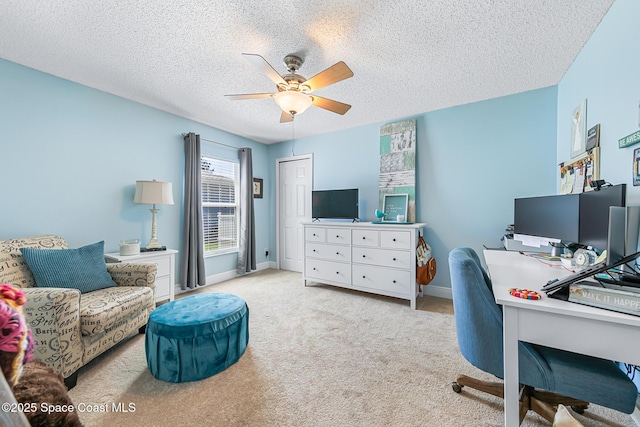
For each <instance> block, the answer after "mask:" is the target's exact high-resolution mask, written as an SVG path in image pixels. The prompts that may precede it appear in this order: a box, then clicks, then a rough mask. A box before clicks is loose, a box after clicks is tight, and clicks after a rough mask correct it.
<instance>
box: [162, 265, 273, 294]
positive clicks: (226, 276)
mask: <svg viewBox="0 0 640 427" xmlns="http://www.w3.org/2000/svg"><path fill="white" fill-rule="evenodd" d="M269 268H276V263H275V262H272V261H267V262H262V263H259V264H256V271H260V270H267V269H269ZM249 274H251V273H249ZM236 277H240V275H239V274H238V272H237V271H235V270H232V271H225V272H223V273H218V274H214V275H211V276H207V281H206V285H204V286H199V287H197V288H196V289H202V288H204V287H205V286H209V285H215V284H216V283H220V282H224V281H225V280H231V279H235V278H236ZM196 289H185V290H182V289H180V284H178V283H176V289H175V292H176V295H180V294H185V293H189V292H191V291H195V290H196Z"/></svg>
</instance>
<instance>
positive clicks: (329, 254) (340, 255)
mask: <svg viewBox="0 0 640 427" xmlns="http://www.w3.org/2000/svg"><path fill="white" fill-rule="evenodd" d="M304 254H305V256H306V257H309V258H320V259H326V260H329V261H342V262H351V247H350V246H340V245H328V244H326V243H312V242H307V243H305V245H304Z"/></svg>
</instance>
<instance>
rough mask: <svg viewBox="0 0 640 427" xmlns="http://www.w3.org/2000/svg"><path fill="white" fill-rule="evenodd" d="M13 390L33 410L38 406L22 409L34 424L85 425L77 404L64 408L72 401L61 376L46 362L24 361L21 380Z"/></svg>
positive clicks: (54, 425)
mask: <svg viewBox="0 0 640 427" xmlns="http://www.w3.org/2000/svg"><path fill="white" fill-rule="evenodd" d="M12 389H13V395H14V396H15V398H16V400H17V401H18V402H19V403H25V404H28V405H29V408H30V409H35V411H23V413H24V415H25V416H26V417H27V420H28V421H29V422H30V423H31V425H32V426H34V427H35V426H46V427H81V426H82V423H81V422H80V419H79V418H78V413H77V412H76V411H75V407H74V408H73V411H65V410H64V409H66V408H69V407H70V405H73V403H72V402H71V399H70V398H69V395H68V394H67V387H66V386H65V385H64V380H63V379H62V376H61V375H60V374H58V373H57V372H56V371H54V370H53V369H52V368H50V367H48V366H47V365H45V364H44V363H41V362H38V361H31V362H29V363H27V364H25V365H24V366H23V368H22V375H20V379H19V381H18V382H17V384H15V385H14V386H13V387H12ZM54 408H55V409H56V410H53V409H54ZM43 409H44V411H43ZM47 409H48V411H47Z"/></svg>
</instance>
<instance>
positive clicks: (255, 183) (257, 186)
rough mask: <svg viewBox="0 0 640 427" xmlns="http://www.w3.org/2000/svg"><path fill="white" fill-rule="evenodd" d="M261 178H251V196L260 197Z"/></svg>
mask: <svg viewBox="0 0 640 427" xmlns="http://www.w3.org/2000/svg"><path fill="white" fill-rule="evenodd" d="M262 184H263V181H262V178H253V198H254V199H262V187H263V185H262Z"/></svg>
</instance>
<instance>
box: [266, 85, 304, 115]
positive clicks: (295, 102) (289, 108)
mask: <svg viewBox="0 0 640 427" xmlns="http://www.w3.org/2000/svg"><path fill="white" fill-rule="evenodd" d="M275 99H276V104H278V106H279V107H280V108H282V111H284V112H285V113H289V114H301V113H303V112H304V111H305V110H306V109H307V108H309V107H311V103H312V100H311V97H310V96H309V95H305V94H304V93H301V92H296V91H295V90H286V91H283V92H278V93H277V94H276V96H275Z"/></svg>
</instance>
